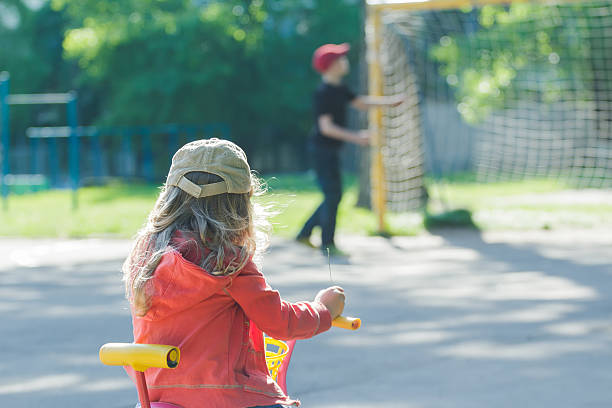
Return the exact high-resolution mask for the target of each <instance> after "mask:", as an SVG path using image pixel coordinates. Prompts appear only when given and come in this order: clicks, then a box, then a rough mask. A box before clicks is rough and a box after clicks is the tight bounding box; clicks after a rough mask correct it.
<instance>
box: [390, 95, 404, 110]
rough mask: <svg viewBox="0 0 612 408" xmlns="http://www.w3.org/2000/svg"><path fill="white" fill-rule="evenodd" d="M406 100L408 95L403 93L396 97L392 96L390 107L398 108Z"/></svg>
mask: <svg viewBox="0 0 612 408" xmlns="http://www.w3.org/2000/svg"><path fill="white" fill-rule="evenodd" d="M405 100H406V94H404V93H402V94H399V95H396V96H392V97H390V98H389V106H391V107H392V108H395V107H396V106H399V105H401V104H402V103H404V101H405Z"/></svg>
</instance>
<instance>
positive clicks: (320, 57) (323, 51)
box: [312, 43, 351, 73]
mask: <svg viewBox="0 0 612 408" xmlns="http://www.w3.org/2000/svg"><path fill="white" fill-rule="evenodd" d="M350 49H351V46H350V45H349V44H348V43H342V44H325V45H322V46H320V47H319V48H317V49H316V50H315V52H314V54H313V55H312V66H313V68H314V69H316V70H317V71H318V72H320V73H323V72H325V71H327V68H329V67H330V66H331V64H332V63H333V62H334V61H335V60H337V59H338V58H339V57H341V56H343V55H346V53H347V52H349V50H350Z"/></svg>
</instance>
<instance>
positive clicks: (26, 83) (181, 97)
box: [0, 0, 362, 155]
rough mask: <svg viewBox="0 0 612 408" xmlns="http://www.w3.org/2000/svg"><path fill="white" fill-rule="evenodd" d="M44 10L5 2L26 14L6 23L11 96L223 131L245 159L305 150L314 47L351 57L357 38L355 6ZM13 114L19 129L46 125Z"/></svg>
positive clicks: (141, 121) (2, 53) (92, 117)
mask: <svg viewBox="0 0 612 408" xmlns="http://www.w3.org/2000/svg"><path fill="white" fill-rule="evenodd" d="M41 1H42V4H44V5H43V7H42V8H40V9H36V10H35V9H29V8H28V7H26V6H25V5H24V4H25V3H24V2H23V1H22V0H7V1H6V2H5V3H6V4H7V5H8V6H6V7H10V8H11V10H12V9H18V10H19V13H20V15H21V17H20V22H19V24H18V25H17V27H13V28H11V29H9V28H6V27H3V26H1V24H0V45H1V47H0V70H7V71H10V72H11V74H12V83H11V88H12V92H19V93H26V92H48V91H53V92H64V91H66V90H69V89H75V88H76V89H77V90H78V91H79V95H80V99H79V110H80V119H81V121H82V122H83V123H86V124H99V125H149V124H159V123H205V122H226V123H228V124H229V125H230V127H231V129H232V137H233V138H234V139H235V140H236V141H237V142H239V143H240V144H241V145H243V146H244V147H245V148H246V150H247V151H248V152H249V153H250V154H253V153H257V152H258V151H264V150H269V149H278V148H280V146H281V145H283V144H285V145H288V146H292V147H294V148H295V149H296V150H299V148H300V147H301V146H302V145H303V144H302V142H303V140H304V139H305V138H306V134H307V133H308V131H309V129H310V127H311V126H312V117H311V116H312V115H311V96H312V92H313V91H314V88H315V86H316V83H317V82H318V80H319V78H318V76H317V74H316V73H315V72H314V71H313V70H312V68H311V66H310V60H311V55H312V52H313V50H314V49H315V48H316V47H317V46H319V45H321V44H323V43H327V42H345V41H346V42H350V43H352V44H353V46H354V51H353V52H352V53H351V56H350V57H351V58H352V59H354V60H355V59H356V57H357V56H358V53H359V45H360V41H361V21H362V16H361V14H362V8H361V3H360V2H359V1H358V0H343V1H333V2H329V1H325V0H308V1H307V0H226V1H221V0H121V1H117V0H49V1H45V0H41ZM28 3H32V1H30V2H28ZM2 10H3V9H0V11H2ZM51 23H53V24H51ZM51 39H53V41H55V42H54V43H52V41H51ZM19 109H21V108H19ZM13 114H14V115H16V116H12V123H13V127H14V131H15V130H16V129H17V128H19V129H23V128H25V127H26V126H32V125H37V124H39V123H36V121H35V120H34V114H33V113H30V114H29V115H26V116H23V117H19V113H18V112H17V110H14V113H13ZM56 122H59V123H48V125H64V124H65V118H63V117H60V118H59V119H58V120H57V121H56ZM15 134H18V135H22V134H23V133H22V132H21V131H17V132H15ZM277 153H278V152H277ZM275 155H278V154H275Z"/></svg>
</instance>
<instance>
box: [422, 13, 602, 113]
mask: <svg viewBox="0 0 612 408" xmlns="http://www.w3.org/2000/svg"><path fill="white" fill-rule="evenodd" d="M561 7H569V8H571V9H572V12H573V13H575V14H576V15H585V14H586V13H585V12H586V11H587V8H588V7H593V6H592V5H591V6H583V5H580V4H577V5H569V6H559V7H550V6H547V5H541V4H535V3H522V2H520V3H519V2H516V3H512V4H511V5H510V6H497V5H486V6H483V7H482V8H481V9H480V10H479V12H478V25H479V26H478V28H477V29H476V31H475V32H473V33H469V34H449V35H446V36H443V37H442V38H440V44H439V45H437V46H435V47H433V48H432V50H431V52H430V56H431V57H432V58H433V59H434V60H435V61H437V62H439V63H440V74H441V75H443V76H444V77H445V78H446V81H447V83H448V84H449V85H450V86H452V87H453V88H454V89H455V95H456V99H457V102H458V110H459V112H460V113H461V115H462V116H463V118H464V119H465V120H466V121H467V122H468V123H477V122H480V121H482V120H484V119H485V118H486V117H487V116H488V115H489V114H490V113H491V112H492V111H493V110H496V109H499V108H502V107H504V106H507V105H508V103H509V102H510V101H512V100H516V99H518V95H519V94H520V99H521V101H522V102H523V103H525V102H527V103H528V102H530V101H537V102H544V103H554V102H556V101H559V100H560V99H561V98H562V96H563V95H568V93H571V92H575V93H576V95H575V97H577V98H586V97H587V96H588V94H589V92H590V89H589V88H588V86H587V84H588V82H589V79H590V77H591V75H592V74H591V70H590V66H589V64H588V59H589V56H590V55H589V54H590V50H589V47H588V46H585V45H588V44H585V42H586V38H588V30H589V25H588V23H587V22H586V21H584V22H579V24H565V22H564V14H563V13H561V12H560V10H561ZM463 12H464V13H472V11H471V10H464V11H463ZM459 17H460V16H459ZM493 43H494V44H495V46H494V47H492V46H491V45H492V44H493ZM569 86H571V88H568V87H569Z"/></svg>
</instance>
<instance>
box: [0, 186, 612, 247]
mask: <svg viewBox="0 0 612 408" xmlns="http://www.w3.org/2000/svg"><path fill="white" fill-rule="evenodd" d="M267 181H268V185H269V193H268V194H266V195H265V196H264V197H261V198H258V200H259V201H260V202H261V203H262V204H265V205H266V206H268V207H271V209H272V210H273V211H275V212H276V213H277V215H275V216H274V217H272V219H271V221H272V223H273V226H274V234H276V235H280V236H284V237H292V236H294V235H295V234H297V232H298V230H299V228H300V227H301V226H302V224H303V223H304V222H305V221H306V219H307V218H308V217H309V216H310V214H311V213H312V212H313V211H314V210H315V209H316V207H317V206H318V205H319V203H320V202H321V200H322V198H323V197H322V195H321V193H320V192H319V190H318V188H317V185H316V183H315V181H314V177H312V176H311V175H308V174H295V175H291V174H287V175H279V176H277V177H268V178H267ZM427 184H428V191H429V194H430V198H431V199H430V205H429V207H428V211H427V213H428V215H429V216H428V217H427V218H425V217H424V216H423V214H422V213H408V214H389V215H388V217H387V225H388V229H389V232H390V233H391V234H394V235H414V234H419V233H421V232H423V231H424V230H425V225H427V227H428V228H435V227H439V226H445V225H449V224H450V225H452V224H453V223H454V224H459V225H466V224H469V222H472V221H473V222H474V224H475V226H476V227H477V228H480V229H483V230H500V229H504V230H505V229H534V228H535V229H539V228H542V229H550V228H592V227H605V226H610V227H612V200H609V199H608V200H606V199H605V197H604V198H603V199H602V198H601V197H599V198H597V199H596V200H594V201H593V202H590V201H589V200H573V201H572V200H567V197H573V196H574V195H573V193H572V194H570V193H568V192H567V191H568V186H566V185H563V184H559V183H554V182H551V181H550V180H529V181H522V182H505V183H491V184H481V183H477V182H475V181H474V180H473V178H471V176H469V175H467V176H465V175H460V176H457V177H455V178H454V179H453V180H446V181H434V180H428V181H427ZM590 191H591V192H592V191H594V190H590ZM158 192H159V186H153V185H126V184H110V185H106V186H102V187H85V188H82V189H80V190H79V208H78V209H77V210H76V211H73V210H72V208H71V192H70V191H67V190H51V191H42V192H38V193H32V194H25V195H13V196H11V197H10V198H9V201H8V210H7V211H2V212H0V221H1V222H0V235H2V236H24V237H91V236H110V237H131V236H133V235H134V233H135V232H136V231H137V230H138V229H139V228H140V227H141V226H142V224H143V223H144V221H145V220H146V217H147V214H148V212H149V211H150V210H151V208H152V206H153V204H154V201H155V198H156V197H157V194H158ZM600 193H601V191H596V190H595V195H598V194H600ZM583 194H589V190H586V192H579V193H577V194H576V195H578V196H579V195H583ZM604 194H605V192H604ZM608 194H609V195H608V196H607V197H610V196H611V195H612V193H609V190H608ZM357 195H358V186H357V182H356V180H355V178H354V177H347V178H345V194H344V197H343V199H342V202H341V204H340V209H339V213H338V230H339V231H340V232H341V233H352V234H364V235H367V234H373V233H375V232H376V230H377V223H376V216H375V215H374V214H373V213H372V212H371V211H369V210H366V209H363V208H357V207H356V206H355V204H356V202H357ZM557 195H559V197H561V198H558V197H557ZM462 210H469V211H462Z"/></svg>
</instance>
